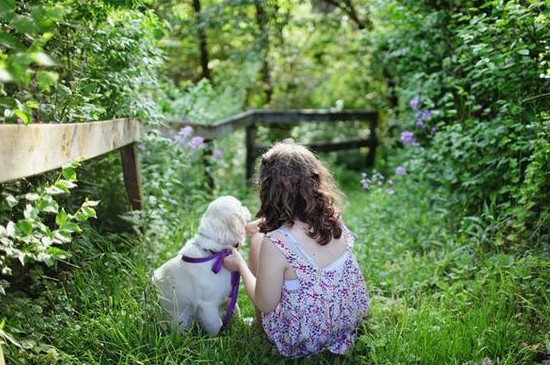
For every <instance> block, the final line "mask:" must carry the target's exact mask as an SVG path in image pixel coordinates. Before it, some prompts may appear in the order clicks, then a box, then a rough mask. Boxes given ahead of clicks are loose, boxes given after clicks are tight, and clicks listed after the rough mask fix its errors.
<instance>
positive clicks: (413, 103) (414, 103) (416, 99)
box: [410, 98, 420, 109]
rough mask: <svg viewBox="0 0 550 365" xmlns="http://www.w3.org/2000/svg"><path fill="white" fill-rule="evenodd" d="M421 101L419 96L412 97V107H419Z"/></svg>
mask: <svg viewBox="0 0 550 365" xmlns="http://www.w3.org/2000/svg"><path fill="white" fill-rule="evenodd" d="M419 102H420V99H418V98H412V99H411V103H410V105H411V108H413V109H416V108H418V103H419Z"/></svg>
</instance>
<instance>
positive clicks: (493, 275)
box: [0, 179, 550, 365]
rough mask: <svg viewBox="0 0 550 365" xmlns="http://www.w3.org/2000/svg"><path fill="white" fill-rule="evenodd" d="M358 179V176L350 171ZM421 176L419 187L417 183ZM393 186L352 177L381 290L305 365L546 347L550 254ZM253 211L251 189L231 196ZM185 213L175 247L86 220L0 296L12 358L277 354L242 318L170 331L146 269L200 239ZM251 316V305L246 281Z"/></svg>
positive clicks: (376, 287)
mask: <svg viewBox="0 0 550 365" xmlns="http://www.w3.org/2000/svg"><path fill="white" fill-rule="evenodd" d="M352 180H353V179H352ZM410 185H411V186H413V184H410ZM414 186H415V187H407V186H406V185H405V184H404V181H401V182H400V181H397V182H396V189H395V190H396V193H395V194H394V195H387V194H385V193H384V192H383V191H371V192H365V191H362V190H360V187H359V186H358V184H355V182H352V183H349V184H346V188H345V191H346V194H347V196H348V207H347V211H346V214H345V218H346V222H347V224H348V226H349V227H350V228H351V230H352V231H354V232H355V233H356V235H357V241H356V245H355V251H356V254H357V257H358V259H359V261H360V263H361V265H362V267H363V271H364V274H365V278H366V281H367V285H368V287H369V290H370V293H371V297H372V309H371V318H370V320H369V321H368V322H367V323H365V325H364V327H363V328H362V330H361V336H360V338H359V340H358V342H357V344H356V346H355V348H354V349H353V350H352V351H350V352H349V353H348V354H347V355H346V356H341V357H336V356H332V355H330V354H327V353H323V354H320V355H318V356H315V357H311V358H307V359H302V360H297V361H294V362H296V363H304V364H529V363H533V362H536V361H539V362H541V361H542V360H543V359H544V356H546V355H545V354H546V353H548V351H549V350H550V335H549V332H550V331H549V329H550V296H549V294H548V282H550V260H549V259H548V256H545V255H544V254H543V253H542V252H538V251H536V250H531V251H517V252H516V251H511V250H509V251H506V250H504V249H500V250H494V249H493V250H488V249H487V247H486V246H484V245H483V244H482V242H480V241H479V240H476V236H475V235H474V234H472V233H465V232H460V231H459V230H454V229H452V228H451V227H453V224H452V223H453V222H449V221H448V218H445V212H444V211H442V210H441V209H438V208H437V207H438V204H437V200H436V199H435V198H434V196H436V194H434V192H432V191H431V190H429V189H426V188H422V187H417V186H416V185H414ZM234 194H235V195H237V196H239V197H240V198H241V199H243V200H244V201H245V202H247V204H249V206H250V207H251V208H252V209H251V210H253V209H254V208H255V204H256V203H255V202H256V199H255V197H254V196H253V193H252V192H251V191H249V192H248V193H246V194H247V195H246V196H243V195H242V193H237V192H235V193H234ZM200 213H201V211H200V210H199V209H196V211H193V212H191V213H190V212H187V213H186V215H185V219H182V220H181V224H180V227H179V229H178V230H176V231H175V232H174V233H173V237H172V238H171V240H169V241H170V244H163V245H159V243H158V242H154V239H151V237H152V236H151V235H147V237H148V238H147V239H146V240H145V239H142V238H140V237H141V236H136V235H134V234H130V233H127V234H111V235H105V234H100V233H98V232H97V231H96V230H94V229H92V228H88V229H86V230H85V232H84V234H82V235H81V236H80V237H79V238H78V239H77V240H76V242H75V243H74V247H73V251H74V258H73V259H72V262H73V263H74V264H76V265H78V267H72V266H67V265H63V264H60V265H59V270H56V271H54V272H51V273H49V272H48V271H47V272H46V273H45V275H46V276H50V277H45V276H42V275H43V273H41V272H39V271H37V272H36V275H35V281H34V284H32V285H31V287H30V290H29V293H30V294H32V297H31V295H30V294H29V293H24V292H18V293H12V294H11V295H9V296H6V297H2V298H1V299H0V300H1V301H2V304H1V306H0V317H5V318H7V320H6V325H5V328H4V330H6V331H7V332H9V333H11V334H12V335H13V337H14V338H15V339H16V340H17V342H18V344H17V346H16V345H14V344H10V345H8V346H7V349H6V348H5V352H7V353H6V356H7V362H8V364H46V363H48V364H49V363H57V364H132V365H134V364H187V363H189V364H191V363H193V364H194V363H207V364H282V363H285V360H284V359H282V358H281V357H279V356H278V355H277V354H276V352H275V351H274V350H273V349H272V348H271V347H270V346H269V344H268V343H267V341H266V340H265V338H264V337H263V336H262V334H261V332H260V331H259V330H257V329H256V328H255V327H248V326H246V325H245V324H244V323H243V322H242V321H241V320H240V319H238V318H237V319H234V320H233V321H232V324H231V325H230V327H229V329H228V331H227V333H225V334H223V335H222V336H220V337H217V338H208V337H207V336H205V335H204V333H203V332H201V330H200V329H199V328H197V327H195V328H192V329H191V330H189V332H188V333H186V334H185V335H178V334H176V333H175V332H174V331H172V330H171V329H170V327H169V325H168V323H167V321H166V320H167V318H166V316H165V315H164V313H163V312H162V310H161V308H160V307H159V305H158V302H157V298H156V296H155V292H154V290H153V288H152V285H151V283H150V280H149V277H150V275H151V273H152V271H153V269H154V268H156V267H157V266H158V265H160V264H161V263H162V262H163V261H164V260H166V259H167V258H168V257H171V256H172V255H174V254H175V253H176V252H177V251H178V249H179V248H180V242H181V240H185V239H187V238H189V237H191V236H192V235H193V234H194V232H195V230H196V225H197V222H198V219H199V217H200ZM239 304H240V307H241V309H242V312H243V316H252V315H253V308H252V307H251V305H250V301H249V300H248V298H247V297H246V295H245V293H244V290H241V291H240V298H239Z"/></svg>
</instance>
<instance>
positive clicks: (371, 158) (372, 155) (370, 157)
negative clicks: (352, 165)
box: [365, 118, 378, 167]
mask: <svg viewBox="0 0 550 365" xmlns="http://www.w3.org/2000/svg"><path fill="white" fill-rule="evenodd" d="M377 127H378V118H376V119H375V120H373V121H371V123H370V133H369V139H370V140H371V141H372V145H371V146H370V147H369V153H368V154H367V160H366V161H365V162H366V164H367V166H368V167H374V163H375V162H376V147H378V136H377V135H376V128H377Z"/></svg>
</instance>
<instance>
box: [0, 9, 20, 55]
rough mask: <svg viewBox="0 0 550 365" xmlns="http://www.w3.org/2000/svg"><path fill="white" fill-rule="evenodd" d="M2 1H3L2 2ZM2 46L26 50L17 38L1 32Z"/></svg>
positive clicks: (0, 41)
mask: <svg viewBox="0 0 550 365" xmlns="http://www.w3.org/2000/svg"><path fill="white" fill-rule="evenodd" d="M0 1H1V0H0ZM0 44H1V45H3V46H5V47H7V48H11V49H24V48H25V45H24V44H23V43H22V42H21V41H20V40H19V39H17V38H15V37H14V36H12V35H11V34H8V33H6V32H1V31H0Z"/></svg>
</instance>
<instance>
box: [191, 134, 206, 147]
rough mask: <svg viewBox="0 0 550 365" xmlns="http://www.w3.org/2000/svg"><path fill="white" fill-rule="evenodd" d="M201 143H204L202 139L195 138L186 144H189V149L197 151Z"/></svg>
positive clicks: (199, 137)
mask: <svg viewBox="0 0 550 365" xmlns="http://www.w3.org/2000/svg"><path fill="white" fill-rule="evenodd" d="M203 142H204V138H202V137H201V136H195V137H193V138H192V139H191V140H190V141H189V143H188V144H189V147H191V148H192V149H197V148H199V147H200V146H202V144H203Z"/></svg>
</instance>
